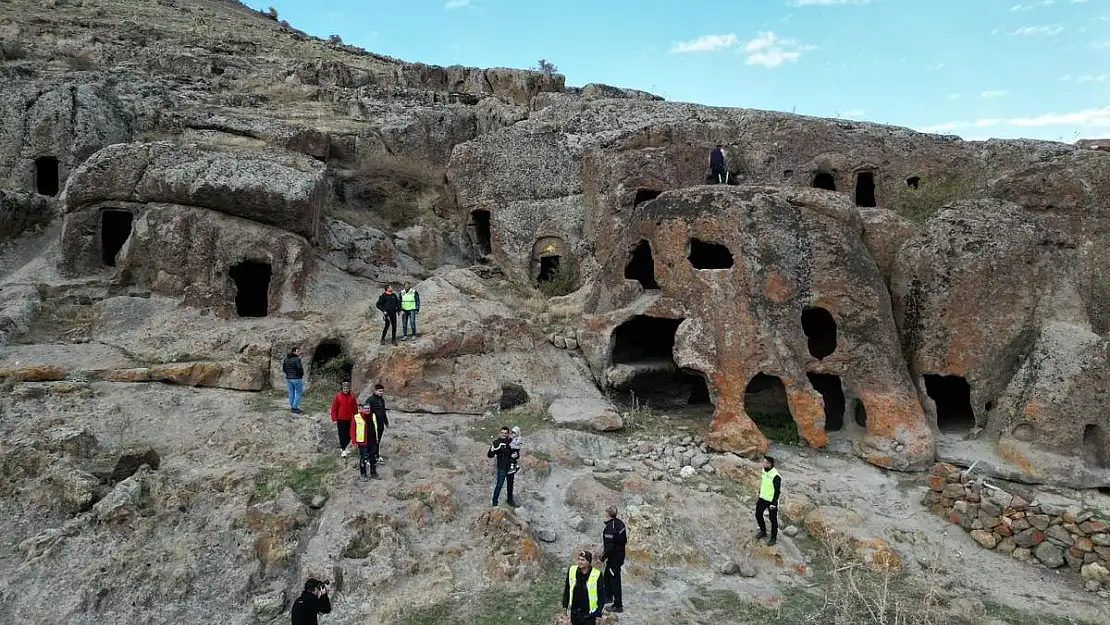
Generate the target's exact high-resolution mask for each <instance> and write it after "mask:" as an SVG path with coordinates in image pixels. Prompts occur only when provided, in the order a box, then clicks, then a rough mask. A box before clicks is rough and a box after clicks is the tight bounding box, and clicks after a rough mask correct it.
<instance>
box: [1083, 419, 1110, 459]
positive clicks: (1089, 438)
mask: <svg viewBox="0 0 1110 625" xmlns="http://www.w3.org/2000/svg"><path fill="white" fill-rule="evenodd" d="M1108 449H1110V440H1107V438H1106V435H1105V434H1104V433H1103V431H1102V428H1101V427H1099V426H1097V425H1094V424H1090V425H1088V426H1087V427H1085V428H1083V458H1084V459H1085V460H1086V461H1087V464H1089V465H1091V466H1095V467H1099V468H1106V467H1107V466H1110V462H1108V461H1110V458H1108V457H1107V456H1108V455H1110V452H1108Z"/></svg>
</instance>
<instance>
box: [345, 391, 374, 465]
mask: <svg viewBox="0 0 1110 625" xmlns="http://www.w3.org/2000/svg"><path fill="white" fill-rule="evenodd" d="M377 425H378V420H377V419H375V418H374V413H373V412H371V410H370V406H369V405H368V404H363V405H362V407H360V408H359V410H358V412H357V413H355V416H354V418H352V419H351V441H353V442H354V444H355V445H358V474H359V475H361V476H362V479H364V480H365V479H370V478H373V479H378V434H377Z"/></svg>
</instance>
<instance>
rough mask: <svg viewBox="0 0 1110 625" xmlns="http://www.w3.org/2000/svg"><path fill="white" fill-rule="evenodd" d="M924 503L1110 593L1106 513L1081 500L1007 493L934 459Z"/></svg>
mask: <svg viewBox="0 0 1110 625" xmlns="http://www.w3.org/2000/svg"><path fill="white" fill-rule="evenodd" d="M928 484H929V488H930V491H929V493H928V494H927V495H926V497H925V501H924V503H925V505H927V506H930V507H931V511H932V512H933V513H934V514H937V515H940V516H946V517H948V519H949V520H950V521H952V522H953V523H955V524H956V525H959V526H960V527H962V528H963V529H964V530H966V531H968V532H970V533H971V537H972V538H973V539H975V542H977V543H979V544H980V545H982V546H983V547H985V548H987V549H993V550H995V551H998V552H1000V553H1003V554H1008V555H1010V556H1011V557H1013V558H1014V559H1016V560H1021V561H1023V562H1028V563H1030V564H1034V565H1036V564H1040V565H1042V566H1046V567H1048V568H1050V569H1061V570H1064V569H1070V570H1071V571H1072V572H1074V573H1077V574H1078V575H1079V576H1080V577H1081V578H1082V583H1083V584H1084V587H1085V588H1086V589H1087V590H1088V591H1090V592H1098V593H1099V595H1101V596H1102V597H1104V598H1110V519H1108V518H1105V517H1104V516H1102V515H1099V514H1097V513H1096V512H1094V511H1092V510H1084V509H1083V506H1082V505H1080V504H1077V503H1076V504H1072V505H1067V504H1064V503H1063V502H1060V501H1056V498H1055V497H1053V500H1054V501H1053V503H1048V502H1047V501H1044V502H1042V501H1039V500H1038V499H1037V497H1036V495H1034V494H1033V493H1027V492H1022V493H1018V492H1015V493H1010V492H1007V491H1005V490H1002V489H1001V488H998V487H997V486H994V485H992V484H990V483H989V482H987V481H985V480H981V479H979V478H976V477H973V476H972V475H971V474H969V472H965V471H961V470H960V469H959V468H957V467H955V466H953V465H951V464H947V463H937V464H935V465H933V470H932V471H931V472H930V475H929V477H928Z"/></svg>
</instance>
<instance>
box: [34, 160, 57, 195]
mask: <svg viewBox="0 0 1110 625" xmlns="http://www.w3.org/2000/svg"><path fill="white" fill-rule="evenodd" d="M35 190H36V191H38V193H39V195H49V196H50V197H54V196H56V195H58V191H60V190H61V177H60V176H59V174H58V159H57V158H55V157H53V156H40V157H38V158H36V159H35Z"/></svg>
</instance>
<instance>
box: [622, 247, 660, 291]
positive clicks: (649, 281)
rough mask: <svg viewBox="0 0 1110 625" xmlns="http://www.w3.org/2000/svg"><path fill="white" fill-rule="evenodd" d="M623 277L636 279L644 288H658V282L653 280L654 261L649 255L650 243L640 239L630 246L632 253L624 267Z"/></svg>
mask: <svg viewBox="0 0 1110 625" xmlns="http://www.w3.org/2000/svg"><path fill="white" fill-rule="evenodd" d="M624 277H625V278H626V279H628V280H636V281H637V282H639V283H640V286H642V287H643V288H644V289H658V288H659V283H657V282H656V281H655V261H654V259H653V258H652V256H651V244H650V243H648V242H647V241H643V240H642V241H640V242H639V243H637V244H636V247H634V248H632V255H631V256H630V257H629V259H628V264H627V265H625V267H624Z"/></svg>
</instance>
